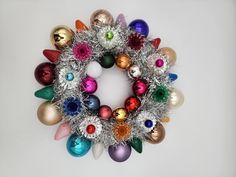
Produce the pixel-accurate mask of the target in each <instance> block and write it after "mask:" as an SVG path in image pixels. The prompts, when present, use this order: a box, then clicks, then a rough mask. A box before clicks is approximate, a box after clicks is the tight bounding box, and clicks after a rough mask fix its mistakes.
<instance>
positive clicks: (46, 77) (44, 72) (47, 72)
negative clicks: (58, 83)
mask: <svg viewBox="0 0 236 177" xmlns="http://www.w3.org/2000/svg"><path fill="white" fill-rule="evenodd" d="M54 68H55V65H54V64H52V63H49V62H45V63H41V64H40V65H38V66H37V67H36V68H35V71H34V76H35V79H36V80H37V81H38V82H39V83H40V84H42V85H51V84H52V83H53V80H54V79H55V71H54Z"/></svg>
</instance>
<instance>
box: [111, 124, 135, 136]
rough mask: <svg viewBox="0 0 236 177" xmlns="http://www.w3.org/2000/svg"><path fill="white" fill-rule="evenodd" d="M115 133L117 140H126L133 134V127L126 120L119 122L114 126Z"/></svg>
mask: <svg viewBox="0 0 236 177" xmlns="http://www.w3.org/2000/svg"><path fill="white" fill-rule="evenodd" d="M112 131H113V135H114V137H115V139H116V140H117V141H126V140H127V139H128V138H129V136H130V134H131V127H130V125H129V124H128V123H126V122H123V121H121V122H117V123H115V124H114V126H113V129H112Z"/></svg>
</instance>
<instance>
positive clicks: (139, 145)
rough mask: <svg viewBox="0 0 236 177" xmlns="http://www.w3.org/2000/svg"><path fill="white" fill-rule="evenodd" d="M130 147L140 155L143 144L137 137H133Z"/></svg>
mask: <svg viewBox="0 0 236 177" xmlns="http://www.w3.org/2000/svg"><path fill="white" fill-rule="evenodd" d="M130 145H131V146H132V147H133V148H134V150H135V151H137V152H138V153H142V151H143V143H142V140H140V139H139V138H137V137H134V138H133V139H132V140H131V141H130Z"/></svg>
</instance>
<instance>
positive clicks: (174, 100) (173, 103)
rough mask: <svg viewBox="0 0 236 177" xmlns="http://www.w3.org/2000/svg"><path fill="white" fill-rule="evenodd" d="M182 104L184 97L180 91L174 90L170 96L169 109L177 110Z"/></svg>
mask: <svg viewBox="0 0 236 177" xmlns="http://www.w3.org/2000/svg"><path fill="white" fill-rule="evenodd" d="M183 103H184V95H183V94H182V92H181V91H179V90H178V89H176V88H174V89H173V90H172V91H171V94H170V102H169V105H170V108H178V107H180V106H181V105H182V104H183Z"/></svg>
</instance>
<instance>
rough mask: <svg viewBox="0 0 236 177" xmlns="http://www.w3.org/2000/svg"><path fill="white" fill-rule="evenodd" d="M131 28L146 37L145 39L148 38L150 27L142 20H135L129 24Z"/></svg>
mask: <svg viewBox="0 0 236 177" xmlns="http://www.w3.org/2000/svg"><path fill="white" fill-rule="evenodd" d="M129 27H130V28H131V29H132V30H134V31H136V32H138V33H140V34H142V35H144V36H145V37H147V36H148V33H149V27H148V24H147V23H146V22H145V21H144V20H141V19H137V20H134V21H132V22H131V23H130V24H129Z"/></svg>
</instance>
